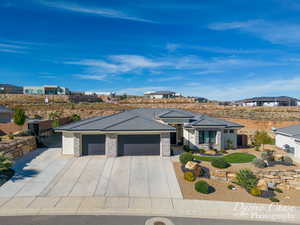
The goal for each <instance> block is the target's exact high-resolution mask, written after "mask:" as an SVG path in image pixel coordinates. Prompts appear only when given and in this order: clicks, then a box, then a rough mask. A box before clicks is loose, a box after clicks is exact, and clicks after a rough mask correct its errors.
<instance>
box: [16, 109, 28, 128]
mask: <svg viewBox="0 0 300 225" xmlns="http://www.w3.org/2000/svg"><path fill="white" fill-rule="evenodd" d="M25 121H26V114H25V112H24V110H23V109H21V108H17V109H16V111H15V114H14V123H15V124H17V125H19V126H22V125H24V123H25Z"/></svg>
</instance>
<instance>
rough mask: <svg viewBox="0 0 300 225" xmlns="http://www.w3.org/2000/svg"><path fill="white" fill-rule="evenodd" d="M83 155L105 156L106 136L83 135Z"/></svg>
mask: <svg viewBox="0 0 300 225" xmlns="http://www.w3.org/2000/svg"><path fill="white" fill-rule="evenodd" d="M82 154H83V155H104V154H105V135H82Z"/></svg>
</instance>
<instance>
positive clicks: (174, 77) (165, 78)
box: [149, 76, 184, 82]
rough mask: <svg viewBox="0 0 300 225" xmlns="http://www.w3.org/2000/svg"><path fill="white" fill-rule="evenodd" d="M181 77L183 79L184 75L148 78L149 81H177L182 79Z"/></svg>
mask: <svg viewBox="0 0 300 225" xmlns="http://www.w3.org/2000/svg"><path fill="white" fill-rule="evenodd" d="M183 79H184V77H182V76H172V77H162V78H154V79H149V81H150V82H166V81H178V80H183Z"/></svg>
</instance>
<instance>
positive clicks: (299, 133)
mask: <svg viewBox="0 0 300 225" xmlns="http://www.w3.org/2000/svg"><path fill="white" fill-rule="evenodd" d="M276 133H284V134H287V135H289V136H292V137H295V138H297V139H300V124H297V125H292V126H288V127H283V128H278V129H277V130H276Z"/></svg>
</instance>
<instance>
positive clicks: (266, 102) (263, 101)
mask: <svg viewBox="0 0 300 225" xmlns="http://www.w3.org/2000/svg"><path fill="white" fill-rule="evenodd" d="M234 105H239V106H300V100H299V99H297V98H292V97H288V96H279V97H254V98H249V99H244V100H240V101H236V102H234Z"/></svg>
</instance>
